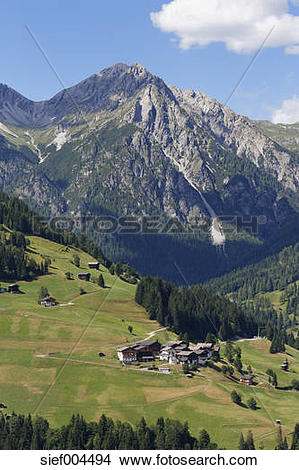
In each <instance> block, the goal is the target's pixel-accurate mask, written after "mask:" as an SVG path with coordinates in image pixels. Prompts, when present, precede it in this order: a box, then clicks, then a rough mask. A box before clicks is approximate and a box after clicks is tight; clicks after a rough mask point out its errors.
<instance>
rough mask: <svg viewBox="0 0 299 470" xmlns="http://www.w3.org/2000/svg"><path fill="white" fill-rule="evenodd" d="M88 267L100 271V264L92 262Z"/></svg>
mask: <svg viewBox="0 0 299 470" xmlns="http://www.w3.org/2000/svg"><path fill="white" fill-rule="evenodd" d="M88 267H89V269H99V268H100V263H98V262H91V263H88Z"/></svg>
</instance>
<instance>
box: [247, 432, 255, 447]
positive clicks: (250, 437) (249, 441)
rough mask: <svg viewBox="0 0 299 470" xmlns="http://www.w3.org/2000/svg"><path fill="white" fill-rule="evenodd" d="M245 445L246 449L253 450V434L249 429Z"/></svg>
mask: <svg viewBox="0 0 299 470" xmlns="http://www.w3.org/2000/svg"><path fill="white" fill-rule="evenodd" d="M246 445H247V449H248V450H255V446H254V440H253V434H252V432H251V431H248V434H247V438H246Z"/></svg>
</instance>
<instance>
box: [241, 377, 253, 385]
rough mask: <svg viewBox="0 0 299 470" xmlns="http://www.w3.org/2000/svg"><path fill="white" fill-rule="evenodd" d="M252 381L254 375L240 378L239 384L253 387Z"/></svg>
mask: <svg viewBox="0 0 299 470" xmlns="http://www.w3.org/2000/svg"><path fill="white" fill-rule="evenodd" d="M253 379H254V375H251V374H249V375H244V377H241V378H240V382H241V383H243V384H246V385H253Z"/></svg>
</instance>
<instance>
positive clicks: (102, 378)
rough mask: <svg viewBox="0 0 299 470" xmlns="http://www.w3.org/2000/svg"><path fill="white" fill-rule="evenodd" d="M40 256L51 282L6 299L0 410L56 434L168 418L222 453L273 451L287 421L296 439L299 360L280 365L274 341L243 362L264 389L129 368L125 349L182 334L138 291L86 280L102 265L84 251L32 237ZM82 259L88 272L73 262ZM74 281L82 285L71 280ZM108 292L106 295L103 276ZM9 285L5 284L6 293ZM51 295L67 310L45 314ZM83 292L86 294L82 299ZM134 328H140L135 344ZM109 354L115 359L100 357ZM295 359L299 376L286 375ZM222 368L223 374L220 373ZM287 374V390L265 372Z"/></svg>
mask: <svg viewBox="0 0 299 470" xmlns="http://www.w3.org/2000/svg"><path fill="white" fill-rule="evenodd" d="M30 252H31V256H33V257H35V258H36V259H39V260H40V259H41V256H42V255H43V256H48V257H49V258H50V259H51V267H50V270H49V274H48V275H46V276H42V277H40V278H38V279H36V280H34V281H32V282H19V283H18V284H19V285H20V290H21V291H22V294H19V295H13V294H9V293H4V294H0V402H4V403H6V404H7V406H8V412H12V411H13V410H14V411H15V412H18V413H32V414H39V415H42V416H44V417H45V418H47V419H48V420H49V421H50V422H51V424H52V425H61V424H64V423H66V421H67V420H68V419H69V418H70V417H71V415H72V414H73V413H81V414H83V415H84V416H85V418H86V419H88V420H96V419H98V418H99V417H100V416H101V414H102V413H105V414H107V415H108V416H111V417H113V418H120V419H122V420H128V421H130V422H131V423H133V424H135V423H136V422H137V421H138V420H139V419H140V418H141V416H145V418H146V419H147V420H148V421H150V422H154V421H155V420H156V419H157V418H158V417H159V416H164V417H171V418H175V419H179V420H181V421H183V422H184V421H188V422H189V424H190V427H191V430H192V432H193V433H194V435H197V434H198V432H199V430H200V429H202V428H206V429H207V430H208V432H209V433H210V435H211V437H212V439H214V440H215V441H216V442H218V444H219V446H221V447H226V448H236V447H237V445H238V440H239V436H240V432H241V431H242V432H243V433H246V432H247V431H248V430H249V429H251V430H252V431H253V433H254V436H255V442H256V446H257V447H261V448H263V447H264V448H266V449H267V448H273V447H274V445H275V438H276V433H277V427H276V424H275V420H276V419H280V420H281V423H282V429H283V432H284V434H286V435H287V437H288V438H289V439H290V434H291V432H292V430H293V428H294V424H295V422H296V419H297V421H298V419H299V415H298V408H299V398H298V397H299V395H298V392H295V391H292V390H283V387H285V386H287V385H289V384H290V383H291V381H292V379H293V378H298V377H299V365H298V364H299V361H298V360H299V352H298V351H296V350H294V349H292V348H287V352H286V354H277V355H271V354H270V353H269V343H268V342H267V341H265V340H258V341H249V340H248V341H241V342H239V343H238V344H239V345H240V347H241V349H242V360H243V363H244V364H245V365H249V364H250V365H251V366H252V368H253V370H254V372H255V374H256V377H257V382H258V385H257V386H255V387H249V386H246V385H242V384H239V383H238V380H237V378H236V379H235V380H234V379H232V378H228V377H225V376H224V375H223V374H222V373H220V372H217V371H216V370H214V369H210V368H202V369H201V370H200V371H199V372H198V373H196V374H195V375H194V377H193V378H192V379H188V378H187V377H185V376H184V375H183V374H182V371H181V369H180V368H174V367H173V368H172V374H170V375H164V374H161V373H157V372H154V371H141V370H140V369H139V368H138V367H137V366H131V367H123V366H122V365H121V364H120V362H119V361H118V359H117V355H116V349H117V348H118V347H119V346H122V345H125V344H130V343H132V342H135V341H139V340H143V339H146V338H154V339H158V340H159V341H160V342H162V343H163V342H166V341H168V340H170V339H173V338H174V335H173V333H171V332H169V331H167V330H166V329H161V327H160V326H159V324H158V323H156V322H155V321H151V320H149V319H148V318H147V315H146V313H145V311H144V309H143V308H141V307H140V306H138V305H137V304H136V303H135V302H134V294H135V286H134V285H131V284H128V283H126V282H124V281H122V280H120V279H119V278H117V277H116V276H112V275H111V274H110V273H109V272H108V271H107V269H106V268H105V267H103V266H100V271H94V270H89V272H91V274H92V278H91V282H85V281H80V280H78V278H77V276H78V273H79V272H85V271H87V270H88V262H89V261H93V259H92V258H91V257H90V256H89V255H87V254H86V253H83V252H81V251H80V250H77V249H74V248H70V249H69V250H68V251H65V247H63V246H61V245H59V244H56V243H53V242H50V241H48V240H44V239H40V238H38V237H30ZM75 254H77V255H78V256H79V257H80V267H79V268H77V267H76V266H75V265H74V264H73V255H75ZM66 272H71V273H72V274H73V277H74V280H67V279H66V277H65V273H66ZM100 273H101V274H102V275H103V277H104V280H105V285H106V287H105V288H101V287H99V286H98V285H97V279H98V276H99V274H100ZM6 285H7V284H5V283H2V286H6ZM41 286H43V287H47V289H48V291H49V293H50V294H51V295H52V296H54V297H55V298H56V299H57V300H58V301H59V305H58V306H56V307H49V308H45V307H42V306H40V305H39V304H38V296H39V291H40V288H41ZM80 289H84V291H85V292H86V293H85V294H84V295H80ZM128 326H132V327H133V332H132V334H131V333H130V332H129V330H128ZM99 352H102V353H104V354H105V356H104V357H99V354H98V353H99ZM286 356H287V357H288V360H289V363H290V371H289V372H283V371H280V365H281V363H282V362H283V360H284V359H285V357H286ZM218 366H221V364H220V363H219V364H218ZM268 368H272V369H274V370H275V371H276V372H277V376H278V384H279V386H280V387H281V389H273V388H272V387H271V386H270V385H269V384H268V383H267V376H266V374H265V371H266V370H267V369H268ZM233 389H236V390H237V391H238V392H240V393H241V395H242V398H243V402H244V403H246V401H247V400H248V398H250V397H253V398H255V399H256V401H257V403H258V409H257V410H250V409H249V408H247V407H245V406H244V407H240V406H237V405H235V404H233V403H232V401H231V398H230V393H231V391H232V390H233Z"/></svg>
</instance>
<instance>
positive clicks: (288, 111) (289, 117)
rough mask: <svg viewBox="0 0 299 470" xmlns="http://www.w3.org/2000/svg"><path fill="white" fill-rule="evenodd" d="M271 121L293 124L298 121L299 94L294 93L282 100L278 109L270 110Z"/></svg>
mask: <svg viewBox="0 0 299 470" xmlns="http://www.w3.org/2000/svg"><path fill="white" fill-rule="evenodd" d="M272 122H274V123H275V124H278V123H282V124H293V123H295V122H299V96H296V95H294V96H293V97H292V98H290V99H288V100H284V101H283V102H282V105H281V108H280V109H275V110H274V111H273V112H272Z"/></svg>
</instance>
